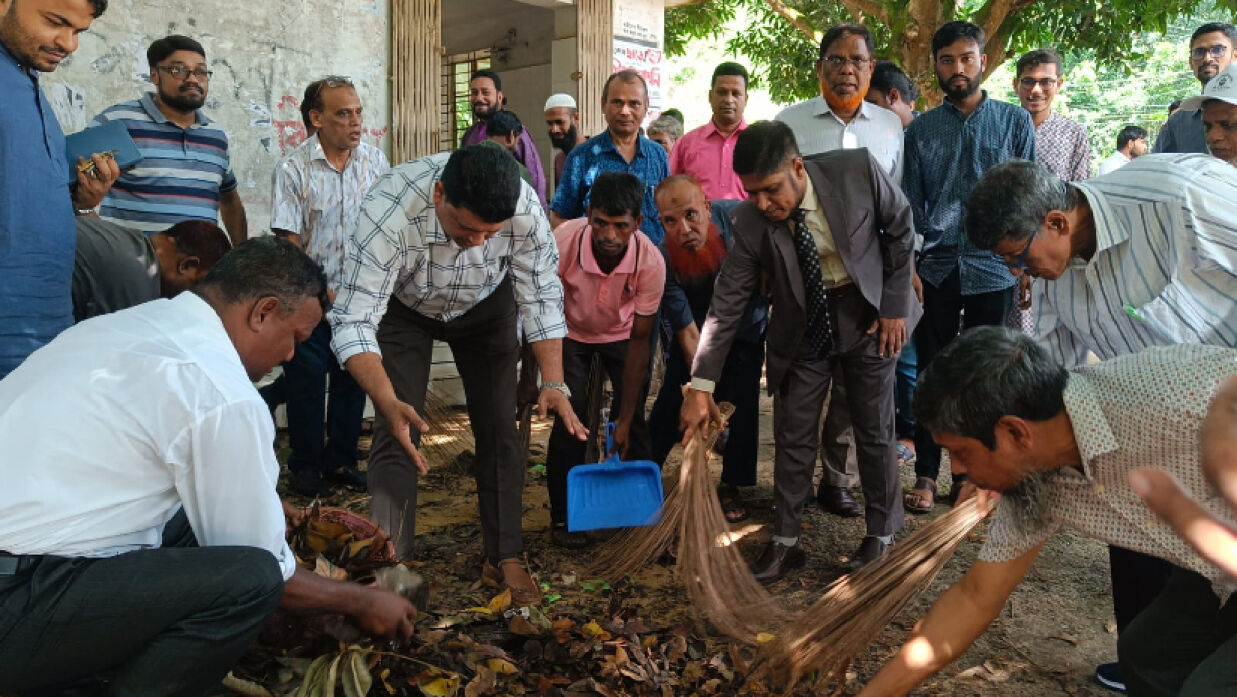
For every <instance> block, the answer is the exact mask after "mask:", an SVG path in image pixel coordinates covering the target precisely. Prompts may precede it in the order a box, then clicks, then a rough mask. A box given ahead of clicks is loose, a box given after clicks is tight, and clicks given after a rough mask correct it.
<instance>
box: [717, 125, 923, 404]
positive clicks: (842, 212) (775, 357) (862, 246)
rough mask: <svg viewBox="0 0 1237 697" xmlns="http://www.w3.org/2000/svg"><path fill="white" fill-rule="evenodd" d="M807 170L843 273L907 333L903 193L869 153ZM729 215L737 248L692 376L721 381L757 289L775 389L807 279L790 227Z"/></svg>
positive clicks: (789, 356) (909, 226) (816, 158)
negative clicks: (764, 295) (764, 309)
mask: <svg viewBox="0 0 1237 697" xmlns="http://www.w3.org/2000/svg"><path fill="white" fill-rule="evenodd" d="M804 166H805V168H806V169H807V175H808V176H809V177H811V179H812V187H813V188H814V189H815V190H816V197H817V199H819V201H820V207H821V209H822V211H823V212H824V215H825V219H826V220H828V221H829V230H830V232H831V233H832V235H833V240H834V244H835V245H836V246H837V252H838V255H839V256H841V258H842V264H843V265H844V266H845V267H846V272H847V273H848V274H849V275H850V278H851V280H852V281H853V282H854V283H855V285H856V286H857V287H858V289H859V292H860V293H861V294H862V295H863V297H864V299H865V300H867V301H868V303H869V304H870V305H871V306H872V307H873V308H876V310H877V311H878V312H879V314H880V316H881V317H885V318H891V319H892V318H903V319H905V320H906V330H907V332H908V334H909V332H910V331H911V330H913V329H914V327H915V324H916V323H917V322H918V321H919V317H920V316H921V315H922V314H923V308H922V307H921V306H920V305H919V302H918V300H916V298H915V292H914V290H913V289H912V288H911V274H912V266H913V256H914V252H913V247H914V237H915V234H914V224H913V222H912V217H911V207H910V203H909V202H908V201H907V200H906V196H904V195H903V194H902V190H901V189H900V188H899V187H898V185H897V184H896V183H895V182H894V181H893V180H892V179H890V178H889V175H888V174H886V173H885V170H884V169H883V168H881V166H880V165H879V164H877V162H876V160H874V159H873V158H872V156H871V155H870V154H869V153H868V151H867V149H865V148H855V149H849V150H832V151H829V152H825V153H821V154H819V155H813V156H811V157H808V158H805V159H804ZM731 216H732V222H733V223H734V245H733V246H732V247H731V249H730V253H729V255H727V257H726V261H725V262H724V263H723V264H722V268H721V271H720V272H719V273H718V276H717V283H716V286H715V288H714V290H713V301H712V303H711V304H710V305H709V315H708V317H707V318H706V319H705V322H704V328H703V330H702V331H701V335H700V346H699V349H698V350H697V353H696V359H695V361H694V362H693V363H692V375H693V376H694V377H699V378H705V379H708V380H713V381H717V380H718V379H719V377H720V376H721V372H722V366H723V365H724V364H725V362H726V354H727V352H728V351H729V350H730V344H731V342H732V341H733V340H734V336H735V332H736V330H737V329H738V327H739V320H740V318H741V317H742V316H743V311H744V309H745V308H746V307H747V302H748V300H749V299H750V298H751V295H752V290H753V289H755V288H759V287H761V285H762V283H763V284H764V285H765V286H766V287H767V292H768V293H769V295H770V299H771V300H772V304H773V307H772V310H771V312H770V319H769V329H768V335H767V340H766V341H767V351H766V378H767V384H768V388H769V392H774V391H775V390H776V389H777V388H778V387H779V386H780V385H781V382H782V380H783V379H784V378H785V377H786V372H787V369H788V368H789V367H790V364H791V362H792V361H793V360H794V357H795V355H796V353H797V351H798V349H799V344H800V342H801V340H802V339H803V333H804V330H805V328H806V327H805V325H806V318H807V312H806V304H805V302H804V290H803V277H802V275H801V274H800V272H799V262H798V260H797V259H796V257H795V245H794V241H793V239H792V238H791V232H790V226H789V223H788V222H780V223H773V222H769V221H768V220H767V219H766V218H765V217H764V216H763V215H761V213H760V211H758V210H756V207H755V205H753V203H752V201H751V199H748V200H747V201H744V202H743V203H741V204H739V205H738V206H736V207H735V209H734V211H733V213H732V214H731Z"/></svg>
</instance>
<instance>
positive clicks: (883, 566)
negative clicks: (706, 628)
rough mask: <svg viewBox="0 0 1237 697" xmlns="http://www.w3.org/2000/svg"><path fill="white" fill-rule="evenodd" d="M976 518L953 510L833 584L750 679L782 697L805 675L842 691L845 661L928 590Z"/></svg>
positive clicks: (971, 507) (973, 504)
mask: <svg viewBox="0 0 1237 697" xmlns="http://www.w3.org/2000/svg"><path fill="white" fill-rule="evenodd" d="M983 517H984V516H983V514H981V513H980V511H979V508H978V505H977V501H976V499H975V498H972V499H970V500H968V501H965V502H963V503H961V504H958V506H957V507H955V508H954V509H952V510H951V511H949V512H948V513H946V514H945V515H943V516H941V517H940V518H937V519H936V520H934V521H932V522H931V523H929V524H928V525H926V526H924V527H923V528H921V529H920V530H919V531H917V532H916V533H915V534H913V535H911V536H910V537H909V538H907V539H906V540H905V541H903V542H901V543H900V544H898V545H897V546H895V547H894V548H893V549H892V550H891V551H890V552H889V554H888V555H887V556H886V557H885V558H883V559H881V560H879V561H877V562H874V563H872V564H868V565H867V566H865V567H863V568H862V569H860V570H859V571H857V572H855V573H853V574H850V575H848V576H843V577H842V578H840V579H838V580H837V581H834V582H833V583H832V584H830V585H829V587H828V588H827V589H826V590H825V594H824V596H822V597H821V598H820V600H817V601H816V602H815V603H814V604H813V605H812V607H810V608H808V609H807V610H806V611H805V612H803V613H802V614H801V615H799V616H798V617H797V618H796V619H795V620H794V621H793V622H791V623H790V624H789V625H788V626H786V628H785V629H784V630H783V631H782V632H780V633H779V635H778V637H777V639H776V640H775V641H773V642H771V643H769V644H767V645H765V646H764V647H763V648H762V650H761V652H760V654H759V655H758V656H757V659H756V662H755V663H754V667H753V671H754V675H755V676H756V677H767V678H771V679H772V680H773V681H774V682H776V683H779V684H784V685H785V689H786V690H787V691H789V690H790V689H792V688H793V687H794V685H795V683H797V682H798V681H799V680H800V679H801V678H802V677H803V676H805V675H808V674H809V673H811V672H812V671H820V673H821V675H822V679H823V680H828V679H829V678H830V676H833V678H834V679H835V680H837V681H838V682H839V683H840V684H844V683H845V677H844V676H845V671H846V667H847V665H849V663H850V661H851V660H852V659H853V658H854V657H855V656H857V655H859V653H861V652H862V651H864V650H865V649H867V647H868V646H869V645H871V643H872V641H873V640H874V639H875V638H876V637H877V636H878V635H879V634H880V633H881V631H883V630H884V629H885V628H886V627H887V626H889V622H890V621H891V620H892V619H893V618H894V617H895V616H896V615H897V614H898V613H899V612H901V611H902V609H903V608H905V607H906V605H907V603H909V602H910V601H911V599H912V598H914V597H915V596H916V595H918V594H919V593H920V592H922V591H923V589H924V588H926V587H927V586H928V584H930V583H932V580H933V579H935V578H936V576H937V574H938V573H940V570H941V568H942V567H944V566H945V563H946V562H947V561H949V559H950V557H952V556H953V553H954V550H955V549H957V547H958V544H959V543H961V542H962V540H963V539H965V538H966V535H967V533H969V532H970V530H971V528H973V527H975V524H976V523H978V522H979V521H980V520H982V519H983ZM840 686H841V685H840ZM819 687H821V688H823V687H824V686H823V685H820V686H819Z"/></svg>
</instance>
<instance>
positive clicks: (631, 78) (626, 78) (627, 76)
mask: <svg viewBox="0 0 1237 697" xmlns="http://www.w3.org/2000/svg"><path fill="white" fill-rule="evenodd" d="M616 80H617V81H618V82H622V83H624V84H626V83H629V82H639V83H640V86H641V87H643V88H644V101H645V103H648V101H649V83H647V82H645V81H644V76H643V75H641V74H640V73H638V72H636V71H634V70H620V71H618V72H617V73H612V74H611V75H610V77H608V78H606V84H604V85H602V86H601V101H602V103H603V104H604V103H605V101H606V100H607V99H609V97H610V83H612V82H614V81H616Z"/></svg>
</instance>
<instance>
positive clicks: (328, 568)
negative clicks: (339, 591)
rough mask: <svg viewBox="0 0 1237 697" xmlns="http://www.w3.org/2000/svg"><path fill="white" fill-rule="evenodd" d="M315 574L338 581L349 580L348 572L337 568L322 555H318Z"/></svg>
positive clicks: (339, 567)
mask: <svg viewBox="0 0 1237 697" xmlns="http://www.w3.org/2000/svg"><path fill="white" fill-rule="evenodd" d="M314 573H315V574H317V575H319V576H325V577H326V578H329V579H333V580H336V581H347V580H348V572H347V571H345V570H344V568H343V567H341V566H335V565H334V564H332V563H331V561H330V560H329V559H327V558H326V557H325V556H323V555H321V554H319V555H318V560H317V561H316V562H315V563H314Z"/></svg>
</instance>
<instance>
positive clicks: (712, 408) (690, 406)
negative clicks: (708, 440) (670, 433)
mask: <svg viewBox="0 0 1237 697" xmlns="http://www.w3.org/2000/svg"><path fill="white" fill-rule="evenodd" d="M724 422H725V419H723V418H722V412H721V410H720V409H718V408H717V402H714V401H713V393H711V392H703V391H701V390H695V389H692V388H690V387H688V388H687V389H686V391H685V392H684V393H683V408H682V409H681V410H680V411H679V430H681V431H683V440H682V444H683V447H687V444H688V443H690V442H691V439H692V438H693V437H694V436H695V435H696V433H697V432H699V433H700V435H701V436H702V437H703V436H704V434H705V433H707V432H708V430H709V424H710V423H716V424H719V425H720V424H722V423H724Z"/></svg>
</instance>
